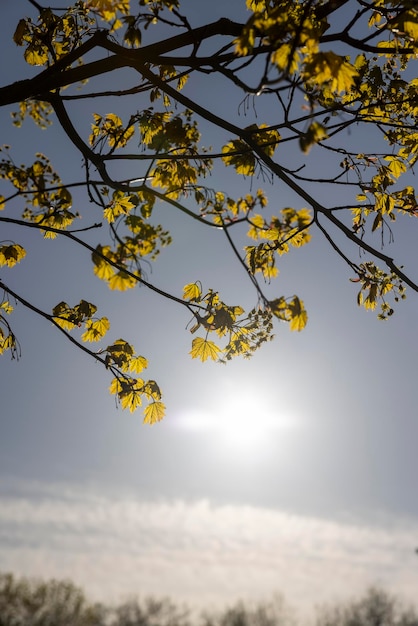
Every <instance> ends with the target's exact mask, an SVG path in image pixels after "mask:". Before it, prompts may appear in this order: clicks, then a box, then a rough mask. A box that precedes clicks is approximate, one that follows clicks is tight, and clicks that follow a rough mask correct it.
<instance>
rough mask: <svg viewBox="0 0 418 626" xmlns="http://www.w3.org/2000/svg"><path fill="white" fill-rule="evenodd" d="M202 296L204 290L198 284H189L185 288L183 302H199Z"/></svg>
mask: <svg viewBox="0 0 418 626" xmlns="http://www.w3.org/2000/svg"><path fill="white" fill-rule="evenodd" d="M201 295H202V290H201V289H200V287H199V285H198V284H197V283H189V284H188V285H185V286H184V287H183V300H194V301H195V302H198V301H199V300H200V296H201Z"/></svg>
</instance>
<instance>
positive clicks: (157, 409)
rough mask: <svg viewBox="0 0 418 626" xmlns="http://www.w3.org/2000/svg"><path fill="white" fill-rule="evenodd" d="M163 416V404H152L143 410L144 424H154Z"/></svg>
mask: <svg viewBox="0 0 418 626" xmlns="http://www.w3.org/2000/svg"><path fill="white" fill-rule="evenodd" d="M164 415H165V404H164V403H163V402H152V403H151V404H149V405H148V406H147V407H146V408H145V409H144V416H145V417H144V424H150V425H152V424H156V423H157V422H160V421H161V420H162V419H163V418H164Z"/></svg>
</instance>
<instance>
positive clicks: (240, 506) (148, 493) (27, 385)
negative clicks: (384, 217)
mask: <svg viewBox="0 0 418 626" xmlns="http://www.w3.org/2000/svg"><path fill="white" fill-rule="evenodd" d="M188 4H190V3H188ZM243 4H244V3H243V1H242V2H241V0H232V1H231V2H230V3H229V4H228V10H229V15H230V16H231V17H232V16H234V15H235V14H238V13H237V12H238V10H240V9H242V5H243ZM207 6H208V5H207V4H206V3H205V2H203V1H202V2H200V0H195V2H194V4H193V7H192V14H191V21H192V24H193V25H194V24H199V23H200V21H203V20H205V19H206V20H207V19H216V17H218V16H219V15H221V14H222V12H223V10H224V8H225V2H220V1H218V0H216V1H212V2H211V3H210V11H211V12H210V14H208V9H207ZM203 7H206V8H205V11H203ZM25 12H26V13H27V14H30V15H32V16H34V12H33V11H32V10H31V7H30V6H29V3H26V2H23V0H21V1H20V2H12V1H11V0H3V3H2V21H1V23H0V41H1V46H2V50H3V54H2V58H3V59H7V61H6V62H3V63H2V66H1V70H0V76H1V84H2V85H4V84H7V83H9V82H12V81H13V80H16V79H18V78H23V77H27V76H30V75H31V72H32V70H31V69H30V68H29V67H28V66H26V64H25V63H24V62H23V61H22V60H21V53H22V50H20V49H17V48H16V47H15V46H14V45H13V44H12V43H11V42H10V40H11V36H12V34H13V31H14V26H15V24H16V23H17V21H18V20H19V18H20V17H22V14H24V13H25ZM205 12H206V14H205ZM106 80H109V78H107V79H106ZM112 80H113V79H112ZM114 80H117V78H115V79H114ZM190 89H195V90H196V94H197V96H198V98H200V100H203V101H204V102H205V101H210V102H212V103H214V106H217V107H218V109H219V111H220V112H222V111H224V115H225V117H228V116H230V117H231V118H233V116H234V115H236V114H237V113H236V112H237V110H238V105H239V101H240V98H238V97H236V101H232V100H230V99H229V98H227V97H226V98H225V94H224V92H223V91H222V90H219V92H218V91H216V90H213V89H212V88H210V89H209V87H208V86H207V84H206V83H205V79H201V81H200V82H199V83H198V84H196V83H194V86H192V87H190ZM205 89H207V90H208V91H207V93H206V92H205ZM83 106H84V107H85V105H83ZM94 106H96V107H97V108H98V109H100V110H99V111H98V112H102V113H106V112H108V108H109V107H110V106H111V104H110V103H107V104H105V105H101V106H100V105H99V104H98V103H95V105H94ZM137 106H140V104H139V105H137ZM101 107H103V108H101ZM103 109H105V110H103ZM12 110H13V107H12ZM93 112H95V111H93V110H91V109H90V108H89V109H87V110H86V109H85V108H84V109H83V108H82V107H81V106H80V107H79V109H78V110H77V116H78V117H77V119H78V122H79V123H80V125H82V124H83V123H84V124H86V128H87V127H88V124H90V120H91V113H93ZM9 114H10V109H7V110H6V109H2V110H0V128H1V131H2V138H1V143H8V144H11V145H12V146H13V150H14V152H13V154H14V155H16V161H17V162H20V161H22V162H23V161H26V163H29V162H31V159H33V154H34V153H35V152H36V151H41V152H44V153H46V154H47V155H48V156H51V158H52V161H53V163H54V165H55V166H56V167H57V169H58V170H59V171H61V173H62V174H64V172H65V173H67V174H68V176H69V177H70V178H74V179H75V178H76V177H77V176H78V174H77V168H78V167H79V163H80V159H79V157H78V156H77V155H76V154H75V152H74V150H73V149H72V147H71V146H68V143H66V142H65V141H64V142H63V134H62V132H61V131H60V130H59V129H58V127H57V126H54V127H52V129H51V130H48V131H40V130H38V129H36V128H34V127H33V125H32V124H31V123H30V122H29V121H28V122H26V123H25V125H24V127H23V128H22V129H20V130H17V131H16V130H15V129H14V128H13V127H12V125H11V122H10V118H9ZM269 114H271V115H273V116H274V111H273V112H272V111H270V112H269ZM260 121H262V120H260ZM352 140H353V139H352ZM213 141H214V142H215V141H216V134H214V136H213ZM353 141H354V140H353ZM227 182H228V181H227V179H226V178H225V179H222V180H220V181H219V184H220V185H224V184H225V185H226V184H227ZM214 184H218V181H216V182H214ZM233 184H234V186H235V187H233V189H234V192H235V193H236V195H239V194H244V193H246V192H247V191H248V189H249V187H248V181H247V182H246V181H245V180H241V179H238V178H237V179H236V181H235V182H234V183H233ZM259 184H261V183H260V181H257V186H258V185H259ZM411 184H413V181H412V183H411ZM265 189H266V192H267V195H268V197H269V200H270V204H273V205H277V207H278V208H281V207H282V206H288V205H289V203H291V202H294V198H291V197H290V196H289V194H287V192H286V191H285V190H283V189H281V188H280V186H279V185H277V184H276V185H275V186H274V187H271V186H269V185H266V187H265ZM324 193H327V192H325V191H324ZM329 201H331V198H330V199H329ZM76 203H78V204H77V206H76ZM15 206H16V208H15V211H16V212H17V213H16V215H17V216H19V214H20V211H21V208H20V207H19V206H18V205H15ZM75 208H77V209H78V210H80V212H81V213H82V214H83V216H86V215H87V220H88V221H89V220H90V221H93V220H94V211H95V209H94V208H92V207H91V206H90V205H88V203H87V201H86V198H85V197H84V196H82V195H81V194H78V195H77V194H76V195H75ZM89 212H92V216H91V219H90V215H89ZM153 218H154V216H153ZM157 220H160V221H161V223H163V224H164V225H166V226H167V227H168V228H170V229H171V231H172V233H173V238H174V243H173V245H172V246H171V247H170V248H169V249H167V250H165V251H164V252H163V254H162V255H161V258H160V259H159V260H158V262H157V264H156V265H155V267H153V270H152V272H153V273H152V274H151V275H150V277H151V279H152V280H153V281H155V283H156V284H157V285H158V286H160V287H162V288H167V289H169V290H170V291H171V292H172V293H178V294H181V293H182V288H183V286H184V285H185V284H186V283H188V282H193V281H195V280H197V279H200V280H201V281H202V282H204V283H205V286H206V287H213V288H216V289H220V290H221V292H222V293H223V295H224V296H225V300H226V301H227V302H230V303H231V304H241V303H242V302H243V303H244V304H245V305H247V306H248V304H249V305H252V304H254V298H253V295H252V294H251V293H249V292H248V291H245V288H246V287H247V285H246V282H245V275H244V273H243V272H242V270H241V268H239V267H236V266H235V264H234V263H233V256H232V253H231V251H230V250H228V248H227V247H226V242H225V241H224V239H223V236H222V233H221V232H220V231H216V230H212V231H209V232H207V231H206V230H204V231H201V230H199V228H198V229H197V230H196V227H195V225H193V224H190V223H189V221H188V220H187V219H186V218H185V217H184V216H181V215H177V214H173V210H172V208H170V209H167V207H164V206H160V207H158V208H157V209H156V212H155V221H157ZM417 224H418V222H416V221H414V220H410V221H409V222H408V224H407V225H406V226H405V227H403V228H402V227H401V229H400V230H399V232H398V234H396V231H395V243H394V244H393V245H392V246H391V248H390V253H391V254H392V255H394V256H395V255H396V254H398V255H399V259H400V262H403V263H404V264H405V266H406V267H408V262H409V267H411V268H412V267H415V266H416V256H415V247H414V246H415V240H416V231H417ZM0 228H1V232H2V237H1V238H0V239H2V240H3V239H15V240H16V241H17V242H19V243H22V245H27V246H28V250H29V254H28V257H27V258H26V259H25V260H24V261H23V262H22V263H21V264H20V266H19V267H16V268H13V269H10V270H8V269H2V272H1V276H2V278H3V279H4V281H5V282H6V283H9V284H10V285H11V286H13V288H15V289H16V290H17V291H18V292H19V293H21V295H22V296H23V297H25V298H28V299H30V298H31V299H32V301H33V302H34V303H35V304H39V305H40V306H44V307H45V308H46V309H51V308H52V307H53V306H54V305H55V304H57V303H58V302H59V301H60V300H65V301H67V302H69V303H70V304H71V303H76V302H78V301H79V300H80V299H81V298H85V299H88V300H90V301H92V302H94V303H95V304H96V305H98V307H99V314H101V315H108V316H109V318H110V320H111V324H112V327H111V332H110V335H109V337H112V338H117V337H119V336H122V337H124V338H126V339H128V340H131V341H132V342H133V343H134V345H135V346H136V348H137V350H138V352H140V353H142V354H144V355H145V356H146V357H148V358H149V360H150V368H149V376H150V377H154V378H156V379H157V380H158V382H159V384H160V385H161V387H162V390H163V392H164V399H165V402H166V404H167V407H168V415H167V418H166V419H165V420H164V421H163V422H162V423H160V424H158V425H156V426H154V427H152V428H149V427H145V426H143V425H142V424H141V415H140V414H138V415H136V414H134V415H131V414H129V413H126V412H123V411H121V410H120V409H117V408H116V407H115V403H114V400H113V398H112V397H111V396H110V395H109V394H108V392H107V386H108V384H109V380H108V378H107V375H106V372H104V371H102V369H103V368H102V367H101V366H99V365H97V364H95V363H94V362H92V361H91V360H90V359H89V358H88V357H87V356H86V355H83V354H82V353H81V352H79V351H77V350H76V349H75V347H74V346H72V345H71V344H69V343H68V342H66V341H65V339H64V338H62V336H59V334H58V333H57V332H56V331H55V330H54V329H53V328H50V327H49V325H48V323H46V322H45V320H42V319H35V318H34V317H33V316H32V315H30V314H28V312H27V311H25V310H23V307H21V306H18V307H17V311H16V313H15V314H14V315H13V318H11V321H12V322H13V328H14V331H15V333H16V335H17V337H18V339H19V341H20V343H21V345H22V352H23V355H22V359H21V360H20V361H19V362H15V361H13V362H11V361H10V360H9V358H8V356H7V355H6V356H3V357H2V359H1V360H0V381H1V382H0V385H1V388H0V393H1V396H0V397H1V404H0V472H1V481H0V568H1V569H3V570H12V571H15V572H16V573H19V574H31V575H32V574H36V575H42V576H59V577H61V576H70V577H72V578H73V579H74V580H75V581H76V582H79V583H80V584H83V585H85V586H86V588H87V589H89V590H90V591H91V593H92V594H94V595H95V597H99V598H101V599H107V598H109V597H112V598H119V597H121V596H124V595H127V594H128V593H131V592H139V593H141V594H147V593H152V594H162V595H166V594H168V595H172V596H173V598H174V599H180V600H186V601H187V602H189V603H191V604H194V605H200V606H201V605H210V604H213V603H215V604H223V603H227V602H232V601H233V600H235V599H237V598H239V597H242V598H244V599H248V598H266V597H269V596H270V595H271V594H273V593H274V592H280V593H283V594H284V595H285V596H286V598H288V600H289V602H290V604H292V605H293V606H295V607H297V608H301V610H302V611H308V610H309V609H310V607H312V606H314V605H315V604H318V603H320V602H324V601H328V600H329V601H331V600H334V599H338V598H341V597H346V596H347V595H350V594H351V593H356V592H361V591H363V589H364V588H365V587H366V586H367V585H368V584H372V583H381V584H384V585H385V586H386V587H387V588H388V589H390V590H393V591H396V592H399V593H400V594H401V595H402V596H403V597H405V598H406V599H408V600H410V601H414V599H415V597H416V596H417V593H416V590H417V587H418V557H417V556H416V555H415V554H414V550H415V548H416V546H417V544H418V491H417V474H418V456H417V453H416V448H417V441H418V415H417V409H416V389H415V387H416V380H415V379H416V372H417V357H416V353H417V330H416V318H417V298H416V295H414V294H413V293H412V292H410V293H409V294H408V298H407V300H406V302H405V303H403V304H401V305H400V306H399V307H398V308H397V310H396V313H395V315H394V316H393V317H392V319H391V320H390V321H389V322H387V323H382V322H379V321H378V320H377V319H376V315H375V314H374V313H366V312H365V311H364V310H360V309H358V307H357V305H356V286H355V285H353V284H352V283H350V282H349V278H350V273H349V272H348V271H347V268H346V267H345V266H344V265H343V264H342V262H341V261H340V260H339V259H338V258H336V257H335V256H334V255H333V253H332V252H331V251H330V249H329V247H328V246H327V244H326V242H325V241H324V240H323V239H322V238H321V235H320V233H318V232H314V233H313V235H314V236H313V239H312V242H311V243H310V244H309V245H308V246H306V248H305V249H302V250H300V251H296V252H295V253H294V254H292V255H291V256H289V258H288V259H283V261H281V266H280V269H281V274H280V278H279V280H278V281H276V284H275V286H274V291H275V294H276V295H279V294H281V293H286V294H289V295H291V294H293V293H297V294H298V295H299V296H300V297H301V298H302V299H303V300H304V301H305V304H306V307H307V309H308V313H309V323H308V326H307V329H306V330H305V331H304V332H302V333H300V334H294V333H290V332H289V331H288V329H287V328H286V326H285V325H283V326H279V325H278V327H277V333H276V335H277V336H276V339H275V341H274V342H272V343H271V344H269V345H267V346H266V347H265V348H264V349H263V350H262V351H260V352H259V353H258V354H256V355H255V356H254V357H253V359H252V360H250V361H240V362H238V361H237V362H234V363H231V364H228V366H221V365H218V364H213V363H205V364H202V363H200V362H196V361H192V360H191V358H190V356H189V355H188V352H189V350H190V346H191V340H192V336H191V335H190V333H189V332H188V330H186V326H187V324H188V322H189V319H188V317H187V316H185V314H184V311H183V310H179V308H178V307H176V305H175V304H173V303H170V302H165V301H162V300H161V299H159V298H158V297H156V296H154V295H153V294H150V293H147V292H146V290H145V289H143V288H142V289H135V290H133V291H131V292H128V293H122V294H121V293H115V292H110V291H109V290H108V288H107V287H106V285H104V284H102V283H100V282H99V281H98V280H97V279H96V278H95V277H94V275H93V272H92V269H91V264H90V260H89V256H88V254H84V253H83V252H78V251H76V252H75V253H74V252H73V249H72V248H71V246H70V245H69V242H68V241H65V240H61V239H59V238H58V239H57V240H55V241H49V242H43V241H42V240H41V237H40V236H39V235H38V234H37V233H35V232H32V230H31V229H28V232H23V233H20V232H19V231H18V230H17V229H11V228H10V229H9V228H7V229H6V227H5V226H0ZM208 230H209V229H208ZM94 236H95V237H96V238H98V237H99V235H96V234H95V235H94ZM93 240H94V239H93ZM97 240H99V239H97ZM248 287H249V285H248ZM272 290H273V288H272Z"/></svg>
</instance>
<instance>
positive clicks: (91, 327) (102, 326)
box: [81, 317, 110, 341]
mask: <svg viewBox="0 0 418 626" xmlns="http://www.w3.org/2000/svg"><path fill="white" fill-rule="evenodd" d="M109 328H110V322H109V320H108V319H107V317H101V318H100V319H99V320H95V321H93V320H87V321H86V332H85V333H83V334H82V335H81V339H82V340H83V341H100V339H102V338H103V337H104V336H105V334H106V333H107V331H108V330H109Z"/></svg>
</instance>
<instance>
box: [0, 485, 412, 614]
mask: <svg viewBox="0 0 418 626" xmlns="http://www.w3.org/2000/svg"><path fill="white" fill-rule="evenodd" d="M21 491H22V490H21ZM25 491H26V495H25V494H23V493H22V492H21V494H20V495H7V493H4V490H3V494H2V491H1V489H0V563H1V569H2V570H3V571H15V572H16V573H19V574H25V575H36V576H42V577H52V576H54V577H70V578H72V579H73V580H74V581H75V582H76V583H78V584H80V585H82V586H84V587H85V588H86V590H87V591H88V592H89V593H90V595H91V596H92V597H94V598H95V599H100V600H103V601H109V600H115V601H116V600H119V599H121V598H123V597H126V596H127V595H130V594H132V593H135V594H140V595H142V596H143V595H148V594H153V595H169V596H171V597H172V598H173V599H175V600H177V601H179V602H183V601H186V602H187V603H189V604H190V605H192V606H200V607H211V606H214V605H215V606H220V605H224V604H230V603H232V602H234V601H235V600H236V599H238V598H243V599H246V600H257V599H266V598H269V597H270V596H271V595H272V594H273V593H275V592H277V591H278V592H281V593H282V594H284V596H285V597H286V599H287V600H288V602H289V604H291V605H292V606H294V607H295V608H296V609H297V610H298V612H300V613H302V614H307V613H309V612H310V611H311V609H312V607H313V606H315V605H318V604H321V603H323V602H328V601H333V600H336V599H340V598H343V597H347V596H348V595H350V596H351V595H354V594H357V593H362V592H363V591H364V590H365V588H366V587H367V586H368V585H370V584H382V585H384V586H386V587H387V588H388V589H389V590H390V591H392V592H395V593H398V594H400V595H401V596H402V597H403V598H404V599H406V600H408V601H410V602H413V601H414V599H415V597H416V588H417V584H418V558H417V556H416V555H415V554H414V551H413V548H414V541H415V540H416V534H415V533H416V524H414V523H413V522H412V521H408V520H404V521H399V522H397V523H394V522H393V520H392V522H390V521H389V520H386V522H382V523H380V525H379V526H371V525H360V524H354V523H342V522H336V521H327V520H323V519H319V518H313V517H304V516H301V515H294V514H289V513H286V512H282V511H278V510H274V509H266V508H264V509H263V508H256V507H252V506H232V505H223V506H215V505H211V504H210V503H209V502H207V501H205V500H202V501H197V502H192V503H190V502H185V501H180V500H176V501H170V502H165V501H161V502H143V501H138V500H136V499H135V498H129V497H119V498H111V497H110V496H98V495H97V493H96V494H93V493H91V492H84V493H83V492H82V491H81V490H80V489H79V488H77V489H76V488H74V489H68V488H67V489H63V488H62V487H59V486H51V485H50V486H48V487H42V486H39V485H38V486H35V485H32V486H31V487H29V486H26V489H25ZM9 494H10V491H9Z"/></svg>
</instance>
